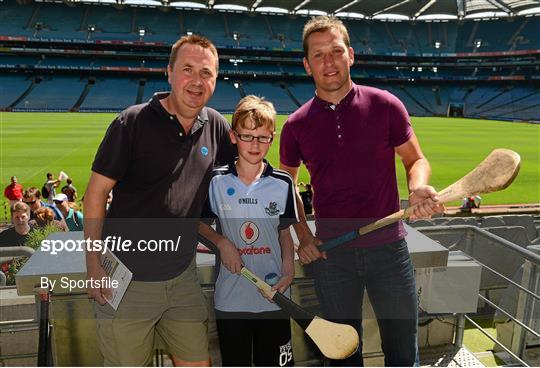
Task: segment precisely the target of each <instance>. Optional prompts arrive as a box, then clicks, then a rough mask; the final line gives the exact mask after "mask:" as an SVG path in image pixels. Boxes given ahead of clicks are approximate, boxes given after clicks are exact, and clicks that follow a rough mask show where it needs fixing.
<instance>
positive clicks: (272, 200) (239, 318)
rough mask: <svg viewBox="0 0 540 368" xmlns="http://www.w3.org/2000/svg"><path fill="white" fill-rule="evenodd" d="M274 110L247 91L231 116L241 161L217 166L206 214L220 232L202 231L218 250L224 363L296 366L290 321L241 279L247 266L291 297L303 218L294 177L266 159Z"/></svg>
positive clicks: (217, 305) (218, 318)
mask: <svg viewBox="0 0 540 368" xmlns="http://www.w3.org/2000/svg"><path fill="white" fill-rule="evenodd" d="M275 116H276V111H275V110H274V107H273V105H272V104H271V103H270V102H268V101H265V100H264V99H262V98H259V97H256V96H253V95H250V96H246V97H244V98H243V99H242V100H240V102H239V103H238V105H237V107H236V111H235V113H234V114H233V119H232V130H231V132H230V136H231V141H232V142H233V143H234V144H236V146H237V148H238V159H237V161H236V162H234V163H231V164H229V165H228V166H224V167H221V168H218V169H216V170H214V176H213V178H212V180H211V182H210V189H209V195H208V200H207V203H206V206H205V207H206V211H205V212H206V216H207V217H209V218H217V228H218V231H219V232H215V231H214V230H212V228H211V227H210V226H208V225H205V224H201V226H200V233H201V235H203V236H204V237H205V238H207V239H208V240H210V241H211V242H212V243H214V244H215V245H216V246H217V248H218V249H219V258H220V260H221V263H222V264H223V266H224V267H220V263H219V262H218V264H217V265H216V268H217V269H218V276H217V280H216V287H215V293H214V307H215V309H216V323H217V329H218V335H219V341H220V348H221V356H222V364H223V365H224V366H251V365H256V366H292V365H294V360H293V357H292V347H291V329H290V320H289V318H288V317H287V315H285V314H284V313H283V311H281V310H280V308H279V307H278V306H277V305H276V304H274V303H273V302H271V301H270V300H269V299H267V298H266V297H265V296H264V295H263V294H261V293H259V292H258V290H257V289H256V288H255V287H254V286H253V285H251V284H250V283H249V282H248V281H247V280H245V279H244V278H243V277H242V276H240V270H241V268H242V266H243V265H245V266H246V267H247V268H248V269H249V270H251V271H252V272H254V273H255V274H257V275H258V276H259V277H260V278H261V279H266V281H267V282H268V283H269V284H271V285H272V284H273V287H272V288H273V289H274V290H278V291H279V292H281V293H283V294H285V295H286V296H290V288H289V286H290V284H291V282H292V280H293V277H294V263H293V262H294V244H293V240H292V237H291V233H290V231H289V226H290V225H292V224H294V223H296V222H298V215H297V212H296V199H295V198H296V195H295V189H294V185H293V181H292V178H291V177H290V176H289V175H288V174H287V173H285V172H283V171H280V170H275V169H273V168H272V167H271V166H270V164H269V163H268V162H267V161H266V160H264V157H265V156H266V154H267V152H268V149H269V148H270V145H271V144H272V141H273V139H274V134H275Z"/></svg>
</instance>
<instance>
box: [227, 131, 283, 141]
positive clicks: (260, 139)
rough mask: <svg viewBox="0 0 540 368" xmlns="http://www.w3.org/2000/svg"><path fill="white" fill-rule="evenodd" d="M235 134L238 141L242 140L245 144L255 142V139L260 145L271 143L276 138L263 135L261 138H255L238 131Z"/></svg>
mask: <svg viewBox="0 0 540 368" xmlns="http://www.w3.org/2000/svg"><path fill="white" fill-rule="evenodd" d="M234 134H235V135H236V136H237V137H238V139H240V140H241V141H243V142H253V140H254V139H257V140H258V141H259V143H270V142H272V140H273V139H274V137H272V136H270V137H267V136H264V135H261V136H258V137H255V136H254V135H251V134H240V133H238V132H237V131H235V132H234Z"/></svg>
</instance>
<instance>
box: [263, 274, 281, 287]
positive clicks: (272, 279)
mask: <svg viewBox="0 0 540 368" xmlns="http://www.w3.org/2000/svg"><path fill="white" fill-rule="evenodd" d="M264 282H266V283H267V284H268V285H270V286H274V285H275V284H277V283H278V282H279V276H278V275H277V273H275V272H270V273H269V274H268V275H266V276H264Z"/></svg>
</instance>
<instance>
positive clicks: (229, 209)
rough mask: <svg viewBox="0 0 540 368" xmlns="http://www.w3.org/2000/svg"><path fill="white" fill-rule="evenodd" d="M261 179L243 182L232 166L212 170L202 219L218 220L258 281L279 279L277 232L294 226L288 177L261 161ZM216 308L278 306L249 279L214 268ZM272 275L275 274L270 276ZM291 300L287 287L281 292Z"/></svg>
mask: <svg viewBox="0 0 540 368" xmlns="http://www.w3.org/2000/svg"><path fill="white" fill-rule="evenodd" d="M265 164H266V167H265V170H264V172H263V174H262V175H261V177H260V178H259V179H258V180H256V181H254V182H253V183H251V184H250V185H246V184H244V183H243V182H242V181H241V180H240V179H239V178H238V174H237V172H236V166H235V165H234V164H230V165H228V166H224V167H221V168H218V169H216V170H214V176H213V178H212V180H211V182H210V190H209V194H208V200H207V203H206V206H205V217H214V218H217V221H218V223H217V228H218V231H219V232H220V233H221V234H223V235H224V236H225V237H227V238H228V239H229V240H230V241H231V242H232V243H233V244H234V245H236V247H237V248H238V251H239V252H240V255H241V257H242V261H243V262H244V265H245V266H246V267H247V268H248V269H250V270H251V271H252V272H254V273H255V274H256V275H257V276H259V277H260V278H261V279H263V280H264V279H265V278H266V279H267V280H268V279H274V280H275V279H276V274H277V279H278V280H279V278H281V266H282V260H281V247H280V244H279V230H282V229H286V228H288V227H289V226H290V225H291V224H294V223H297V222H298V213H297V209H296V196H295V189H294V184H293V181H292V178H291V177H290V175H289V174H288V173H286V172H284V171H281V170H274V169H273V168H272V167H271V166H270V164H268V163H267V162H266V161H265ZM216 268H218V270H219V271H218V272H219V274H218V277H217V280H216V287H215V293H214V306H215V308H216V309H217V310H220V311H223V312H254V313H257V312H267V311H275V310H279V309H280V308H279V307H278V306H277V305H276V304H274V303H271V302H269V301H268V300H267V299H265V298H264V297H263V296H262V295H261V294H260V293H259V292H258V291H257V288H256V287H255V286H253V285H252V284H251V283H250V282H249V281H247V280H246V279H244V278H243V277H242V276H240V275H236V274H233V273H231V272H230V271H229V270H227V268H225V267H222V266H221V262H218V264H216ZM272 274H274V275H272ZM285 295H286V296H287V297H289V296H290V289H288V290H287V291H286V293H285Z"/></svg>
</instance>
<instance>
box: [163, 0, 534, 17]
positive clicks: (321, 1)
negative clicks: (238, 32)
mask: <svg viewBox="0 0 540 368" xmlns="http://www.w3.org/2000/svg"><path fill="white" fill-rule="evenodd" d="M161 1H164V2H166V3H168V2H169V1H170V0H161ZM189 3H192V4H193V5H195V6H197V5H198V7H205V8H216V9H220V8H221V9H227V7H229V9H236V10H250V11H261V10H263V11H264V10H266V11H271V10H270V9H275V10H277V11H279V10H280V9H281V10H283V11H284V12H285V11H286V12H288V13H299V14H302V13H304V14H306V13H307V14H322V13H325V14H336V15H345V16H353V17H355V16H359V17H367V18H374V17H375V18H377V17H385V16H388V15H397V16H398V17H402V18H403V19H418V18H419V17H420V19H422V18H425V17H430V18H431V17H433V18H437V16H441V17H442V18H444V16H445V15H446V16H452V17H455V18H466V17H473V16H477V15H481V14H485V15H487V16H490V17H504V16H514V15H524V14H540V0H332V1H329V0H204V1H189ZM174 4H175V3H174V2H173V3H172V5H174ZM178 4H180V3H178ZM181 4H188V3H187V2H182V3H181ZM231 6H232V7H231Z"/></svg>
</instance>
